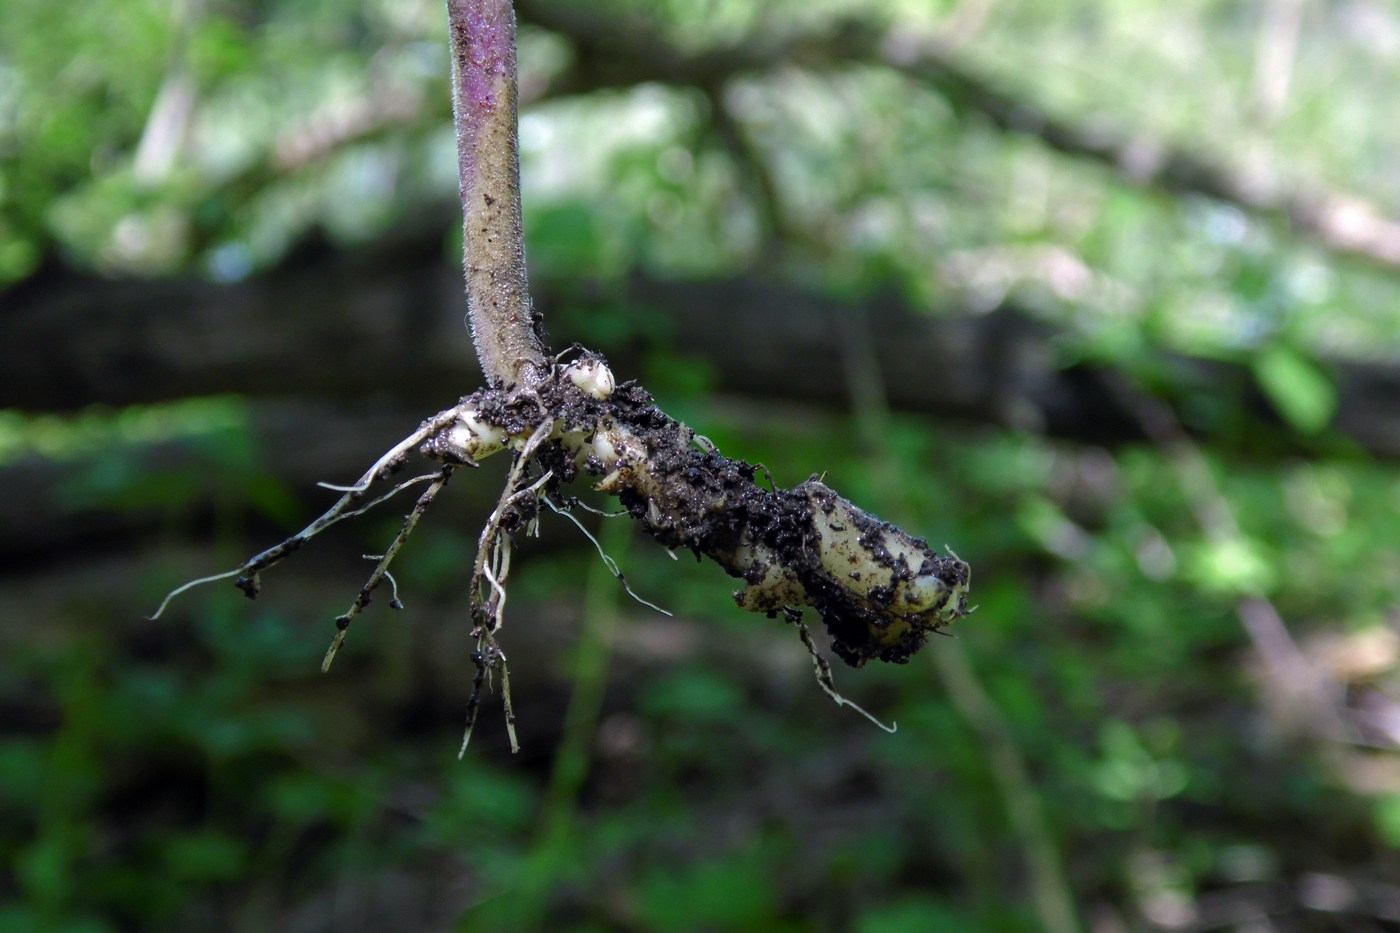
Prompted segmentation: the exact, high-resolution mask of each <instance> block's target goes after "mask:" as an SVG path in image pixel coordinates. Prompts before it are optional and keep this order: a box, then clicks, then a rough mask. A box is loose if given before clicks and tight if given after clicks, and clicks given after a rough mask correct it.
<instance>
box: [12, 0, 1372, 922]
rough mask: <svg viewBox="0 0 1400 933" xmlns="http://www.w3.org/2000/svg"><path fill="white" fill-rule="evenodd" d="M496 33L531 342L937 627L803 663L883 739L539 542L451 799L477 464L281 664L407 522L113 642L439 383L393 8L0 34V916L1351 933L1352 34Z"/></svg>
mask: <svg viewBox="0 0 1400 933" xmlns="http://www.w3.org/2000/svg"><path fill="white" fill-rule="evenodd" d="M519 15H520V63H521V94H522V100H523V112H522V118H521V139H522V159H523V175H524V187H525V213H526V226H527V234H528V257H529V263H530V272H531V277H532V286H533V290H534V293H535V296H536V302H537V304H538V306H539V307H540V308H542V310H543V311H544V313H545V318H546V322H547V327H548V329H549V331H550V335H551V341H552V343H553V345H554V346H556V347H563V346H567V345H568V344H569V343H570V342H572V341H576V340H577V341H581V342H583V343H586V344H587V345H589V346H590V347H594V348H597V349H599V350H602V351H604V352H605V353H607V354H608V355H609V357H610V359H611V360H612V363H613V366H614V369H615V371H617V372H618V374H619V376H620V377H622V378H637V379H640V380H641V381H642V382H643V384H644V385H646V386H647V387H648V388H649V389H650V390H652V391H653V392H654V393H655V394H656V395H657V396H658V398H659V400H660V402H661V403H662V405H663V406H664V407H665V408H666V409H667V410H668V411H669V412H671V413H672V414H673V415H675V416H676V417H679V418H682V419H684V420H685V421H687V422H688V423H690V424H692V425H694V426H695V427H696V428H697V429H698V430H700V431H701V432H703V433H704V434H706V435H708V436H709V437H710V438H711V439H713V440H714V441H715V442H716V443H717V444H719V445H720V447H721V448H722V449H723V450H724V451H725V452H726V453H728V454H730V455H731V456H737V457H744V458H747V459H749V460H751V461H755V462H760V461H761V462H762V463H764V464H766V466H767V467H768V468H769V469H770V470H771V471H772V473H773V475H774V476H775V477H776V479H777V481H778V482H779V483H780V484H782V485H788V486H790V485H793V484H795V483H798V482H801V481H802V480H803V479H805V478H806V477H807V476H809V475H810V474H812V473H814V472H819V471H826V472H827V474H828V479H827V481H828V482H829V483H830V484H831V485H833V486H834V487H836V488H838V489H839V490H841V491H842V492H843V493H844V494H846V495H847V496H849V497H850V498H852V499H853V500H855V501H856V502H859V503H861V504H862V505H863V506H865V507H867V508H869V509H871V510H872V511H875V512H877V513H879V514H880V515H882V516H885V517H888V518H890V519H893V520H896V521H898V522H899V523H901V524H903V525H904V526H905V527H907V528H909V529H910V530H911V531H913V532H914V533H916V534H921V535H924V536H926V537H927V538H928V539H929V540H930V541H932V542H933V543H935V544H940V545H941V544H943V543H944V542H947V543H949V544H950V545H952V547H953V548H954V549H955V550H957V552H958V553H959V554H960V555H961V556H962V557H963V558H965V559H967V560H968V561H970V563H971V564H972V566H973V600H972V601H973V602H976V603H978V604H979V606H980V608H979V609H978V611H977V612H976V614H975V615H973V616H971V617H970V618H967V619H965V620H963V621H961V622H959V623H958V625H957V626H956V629H955V634H956V635H957V637H956V638H949V639H941V638H940V639H935V640H934V643H933V644H931V645H929V646H928V647H927V649H926V650H925V651H924V652H923V653H922V654H920V655H919V656H917V657H916V658H914V659H913V661H912V662H911V663H910V664H908V665H906V666H886V665H876V666H872V667H868V668H866V669H863V670H860V671H853V670H850V669H847V668H845V667H844V666H841V667H838V669H837V670H836V677H837V686H838V688H839V689H841V690H842V691H843V692H845V693H846V694H847V695H848V696H850V697H851V698H852V699H854V700H856V701H858V702H859V703H861V704H862V705H864V706H865V707H867V708H868V709H870V710H871V711H872V712H873V713H875V714H876V715H878V716H880V717H882V718H884V719H887V720H889V719H893V720H896V721H897V722H898V724H899V731H898V732H897V734H895V735H886V734H884V733H882V732H880V731H879V730H877V729H875V728H874V727H872V726H871V725H870V724H869V723H867V722H866V721H865V720H863V719H861V718H860V717H858V716H856V715H854V714H852V713H851V711H849V710H842V709H838V708H836V707H834V706H833V705H832V704H831V703H830V702H829V701H828V700H827V699H826V698H825V697H824V696H823V695H822V694H821V693H820V692H819V690H818V689H817V687H816V685H815V684H814V682H813V680H812V677H811V671H810V663H809V661H808V659H807V657H806V655H805V653H804V651H803V649H802V647H801V645H800V643H799V642H798V640H797V637H796V633H795V632H794V631H793V630H792V629H791V628H790V627H788V626H785V625H784V624H783V623H782V622H781V621H769V620H766V619H764V618H762V617H761V616H756V615H750V614H747V613H743V612H740V611H739V610H738V609H737V608H736V607H735V606H734V604H733V602H732V600H731V598H730V595H729V594H730V592H731V590H732V589H733V585H734V584H733V581H731V580H729V579H728V578H726V577H724V575H723V574H722V573H721V572H720V571H719V570H718V569H716V568H714V567H713V566H708V565H698V564H696V563H694V562H693V561H691V560H689V559H686V558H684V557H683V559H681V560H680V561H678V562H673V561H672V560H671V559H670V558H669V557H668V556H667V555H666V554H665V553H664V552H663V551H661V550H659V549H658V548H656V547H654V546H653V545H651V544H650V543H649V542H646V541H644V540H640V539H634V533H633V530H632V529H631V527H629V525H628V524H627V523H626V522H625V521H614V522H608V521H606V520H603V519H599V518H596V517H592V516H590V517H589V520H588V521H587V522H586V524H588V525H589V527H590V528H591V529H592V530H593V531H594V532H595V533H596V534H598V535H599V537H600V538H601V540H602V542H603V544H604V546H605V547H606V548H607V550H608V552H609V553H610V554H611V555H612V557H613V558H615V559H616V560H617V561H618V563H619V564H620V565H621V566H622V568H623V569H624V571H625V573H626V575H627V580H628V582H629V583H630V585H631V586H632V587H633V589H635V590H636V591H637V592H638V593H639V594H640V595H641V596H643V597H645V598H647V599H649V600H651V601H653V602H656V603H658V604H660V605H662V606H664V607H666V608H667V609H669V610H670V611H672V612H673V613H674V616H673V617H671V618H666V617H663V616H661V615H659V614H657V613H655V612H653V611H651V610H650V609H648V608H647V607H645V606H643V605H640V604H639V603H637V602H634V601H632V600H630V599H629V598H628V597H627V596H626V594H625V592H623V590H622V588H621V586H620V585H619V584H618V583H617V581H616V580H615V579H614V578H613V577H612V576H611V575H610V574H609V573H608V572H607V570H606V568H604V567H603V566H602V564H601V563H600V562H599V561H598V559H597V555H596V553H595V551H594V549H593V547H592V545H591V544H590V543H589V542H588V541H587V540H585V539H584V538H583V536H582V535H580V534H579V533H578V531H577V530H576V529H575V528H573V527H572V526H571V525H570V524H568V523H567V522H566V521H564V520H562V519H558V518H556V517H553V516H548V517H546V519H545V521H544V522H543V525H542V529H541V534H540V537H539V538H538V540H535V539H530V540H528V541H525V542H522V546H521V547H519V548H518V549H517V551H516V557H517V564H516V568H515V573H514V580H513V581H512V584H513V589H512V591H511V598H510V604H509V608H508V613H507V624H506V626H505V629H504V633H503V644H504V646H505V648H506V650H507V651H509V652H510V658H511V668H512V675H513V676H512V685H513V692H514V699H515V706H516V712H517V714H518V716H519V729H520V735H521V741H522V744H523V750H522V751H521V753H520V754H519V755H516V756H512V755H511V754H510V753H509V749H508V746H507V744H506V738H505V729H504V726H503V723H502V719H501V714H500V705H499V699H498V698H494V697H493V698H492V699H490V700H488V702H487V704H486V706H485V708H484V710H483V713H482V716H481V720H480V723H479V725H478V727H477V730H476V735H475V738H474V739H473V742H472V745H471V747H470V749H469V751H468V753H467V755H466V757H465V759H464V760H463V761H460V762H459V761H458V760H457V758H456V752H457V747H458V743H459V741H460V736H461V727H462V725H463V721H464V713H465V704H466V698H467V696H468V694H469V692H470V681H471V676H472V673H473V668H472V665H471V663H470V661H469V658H468V654H469V651H470V649H471V640H470V639H469V637H468V630H469V622H468V615H467V606H466V581H467V578H468V576H469V573H470V561H471V559H472V556H473V553H474V549H475V540H476V536H477V534H478V532H479V530H480V528H481V523H482V520H483V518H484V516H485V514H486V512H487V511H488V509H489V507H490V506H491V505H492V504H494V501H495V498H496V495H497V493H498V491H499V484H500V477H501V475H502V470H503V469H504V466H505V464H503V463H490V462H488V463H487V464H486V465H485V466H483V468H482V470H481V471H479V472H478V473H473V474H472V475H465V474H462V473H459V474H458V478H457V480H456V481H455V482H454V483H453V484H452V486H451V487H449V489H448V490H447V491H446V492H445V494H444V495H443V496H442V497H440V498H439V500H438V503H437V504H436V506H435V508H434V509H433V510H432V511H431V512H430V513H429V515H428V517H427V518H426V519H425V520H424V522H423V523H422V525H421V526H420V528H419V531H418V532H417V533H416V536H415V537H414V538H413V539H412V540H411V541H410V543H409V545H408V547H407V548H406V549H405V551H404V553H403V554H402V556H401V557H400V559H399V561H398V563H397V564H396V566H395V570H396V573H397V578H398V586H399V596H400V598H401V599H402V600H403V602H404V604H405V607H406V608H404V609H403V610H402V611H400V612H397V613H395V612H391V611H389V609H388V608H387V606H386V605H385V602H386V600H384V599H382V600H380V601H379V602H378V603H376V605H375V606H374V607H372V608H371V610H370V611H369V612H368V613H367V614H366V615H365V616H363V617H362V618H361V619H360V620H359V621H358V622H357V623H356V626H355V628H354V629H353V631H352V632H351V636H350V639H349V642H348V644H347V647H346V650H345V651H343V652H342V653H341V655H340V658H339V660H338V662H337V664H336V667H335V668H334V669H333V670H332V671H331V673H330V674H328V675H324V676H323V675H321V674H320V673H319V672H318V663H319V659H320V656H321V653H322V652H323V651H324V648H325V645H326V643H327V642H328V640H329V638H330V635H331V634H332V631H333V625H332V620H333V619H334V617H335V616H336V615H338V614H339V613H341V612H343V611H344V610H345V608H346V607H347V606H348V605H349V602H350V600H351V599H352V598H353V596H354V594H355V593H356V591H357V590H358V587H359V586H360V584H361V582H362V581H363V578H364V576H365V574H366V573H367V572H368V569H369V566H368V564H367V562H365V561H364V560H363V559H362V555H364V554H373V553H378V552H380V551H382V550H383V548H384V546H385V544H386V542H387V541H388V540H389V539H390V538H391V537H392V536H393V534H394V532H395V530H396V529H397V527H398V523H399V521H400V518H401V516H402V514H403V512H404V511H405V510H406V509H407V507H408V504H407V500H405V501H404V502H402V504H400V503H395V504H392V505H389V506H386V507H385V508H383V509H381V510H380V511H379V512H376V513H374V514H372V515H370V516H366V517H364V518H362V519H360V520H358V521H356V522H353V523H346V524H345V525H341V526H338V527H337V528H336V529H335V530H334V532H332V533H328V534H327V535H325V536H323V537H322V538H319V539H317V541H316V542H315V543H314V545H313V546H310V547H308V548H306V549H305V550H304V551H303V552H301V553H299V554H298V555H296V557H295V559H294V560H290V561H288V562H287V563H285V564H283V565H281V566H279V567H278V568H276V569H275V570H274V571H272V572H269V573H268V574H266V575H265V577H264V591H263V595H262V597H261V598H260V599H259V600H258V601H257V602H255V603H250V602H248V601H247V600H245V599H244V598H243V597H242V596H241V594H239V593H238V592H237V591H236V590H234V589H233V587H231V586H229V585H227V584H222V583H221V584H218V585H215V586H210V587H206V588H203V589H200V590H196V591H193V592H190V593H187V594H185V595H184V596H182V597H181V598H180V599H179V600H178V601H176V602H175V603H174V604H173V605H172V607H171V608H170V610H169V611H168V613H167V614H166V615H165V616H164V617H163V618H162V619H161V620H160V621H159V622H151V621H147V620H146V618H145V617H146V616H147V615H148V614H149V613H150V612H151V611H152V610H154V608H155V607H156V605H157V604H158V603H159V601H160V599H161V597H162V596H163V595H164V593H165V592H166V591H167V590H169V589H170V588H171V587H172V586H174V585H176V584H178V583H180V582H181V581H184V580H186V579H189V578H192V577H196V576H202V575H205V574H209V573H215V572H218V571H222V570H225V569H228V568H230V567H233V566H236V565H237V564H239V563H240V562H241V561H242V560H243V559H244V558H245V557H247V556H248V555H249V554H252V553H255V552H256V551H258V550H261V549H262V548H264V547H266V546H268V545H269V544H272V543H274V542H275V541H277V540H279V539H280V538H281V537H283V536H284V535H286V534H288V533H289V532H290V531H292V530H294V529H296V528H299V527H300V526H301V525H302V524H303V523H304V522H306V521H307V520H308V519H309V518H311V517H312V516H314V515H315V514H317V513H319V512H320V511H321V510H322V509H323V508H325V507H326V506H327V505H328V504H329V502H330V500H331V498H332V494H331V493H328V492H326V491H325V490H323V489H319V488H317V487H316V485H315V484H316V482H317V481H329V482H340V483H345V482H349V481H352V480H353V479H354V478H355V477H356V476H358V475H359V474H360V473H361V472H362V471H363V470H364V469H365V468H366V467H367V466H368V465H369V464H370V463H371V462H372V461H373V460H374V459H375V458H376V457H377V456H378V455H379V453H380V452H382V451H383V450H385V449H386V448H387V447H388V446H390V445H391V444H392V443H393V442H394V441H396V440H398V439H399V438H400V437H402V436H404V435H405V434H407V433H408V432H409V431H411V430H412V429H413V428H414V427H415V426H416V425H417V424H418V422H419V421H420V420H421V419H422V418H424V417H426V416H427V415H429V414H431V413H432V412H435V411H438V410H440V409H442V408H445V407H448V406H450V405H451V404H453V403H454V402H455V400H456V399H457V397H458V396H460V395H462V394H465V393H467V392H470V391H471V390H472V389H474V388H475V387H476V386H477V385H478V384H479V380H480V375H479V373H478V372H477V371H476V369H475V364H474V362H473V361H472V360H471V350H470V347H469V344H468V340H467V335H466V332H465V329H464V328H463V326H462V315H463V312H464V310H465V309H464V301H463V298H462V290H461V273H460V230H459V229H458V221H457V219H456V211H457V207H456V205H455V198H456V175H455V172H456V157H455V152H454V148H453V136H452V128H451V123H450V102H449V96H448V77H447V74H448V68H447V54H446V44H445V35H446V22H445V20H446V17H445V13H444V11H443V9H442V6H441V4H440V3H438V2H435V0H363V2H359V3H344V2H330V0H263V2H258V3H234V2H228V0H91V2H88V3H85V4H83V5H82V6H81V8H80V9H78V8H73V7H72V6H70V5H67V4H61V3H53V2H49V0H6V2H5V3H4V4H3V6H0V372H3V374H4V375H3V378H0V490H3V493H0V514H2V515H3V521H0V556H3V560H2V561H0V656H3V658H4V661H3V664H0V930H3V931H31V930H75V931H77V930H81V931H107V930H160V929H171V930H175V929H179V930H190V929H208V930H239V931H243V930H249V931H251V930H291V931H303V930H304V931H319V930H338V931H339V930H349V931H354V930H383V929H399V930H410V929H411V930H448V929H457V928H460V929H472V930H476V929H480V930H491V929H502V930H505V929H509V930H521V929H550V930H566V929H567V930H616V929H621V930H639V931H640V930H646V931H651V930H763V931H768V930H858V931H869V933H875V931H905V930H948V931H960V930H968V931H977V930H998V931H1001V930H1010V931H1016V930H1024V931H1033V930H1049V931H1053V933H1066V931H1073V930H1091V931H1102V933H1113V931H1126V930H1245V931H1272V930H1280V931H1283V930H1287V931H1294V930H1357V931H1374V930H1381V929H1394V928H1396V925H1397V924H1400V851H1397V847H1400V635H1398V634H1397V625H1400V612H1398V611H1397V605H1396V594H1397V588H1400V546H1398V545H1400V472H1397V469H1396V462H1397V458H1398V457H1400V404H1397V401H1398V400H1400V223H1398V222H1397V219H1396V218H1400V155H1397V153H1400V109H1398V108H1397V103H1396V94H1395V89H1396V88H1397V87H1400V9H1397V8H1396V6H1395V5H1394V4H1391V3H1387V2H1383V0H1191V2H1178V3H1171V4H1166V3H1146V2H1140V0H1114V2H1109V0H1099V2H1093V0H1055V2H1047V0H839V2H838V0H769V2H766V3H748V2H739V0H649V2H647V0H626V2H624V0H589V2H583V0H570V2H565V0H553V2H551V0H522V2H520V3H519ZM597 504H600V505H603V504H605V503H603V502H601V501H598V503H597ZM813 621H815V620H813Z"/></svg>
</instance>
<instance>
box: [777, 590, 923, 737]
mask: <svg viewBox="0 0 1400 933" xmlns="http://www.w3.org/2000/svg"><path fill="white" fill-rule="evenodd" d="M783 617H784V618H786V619H787V621H788V622H790V623H792V625H794V626H796V628H797V637H798V638H800V639H802V647H804V648H806V649H807V654H808V655H810V656H811V658H812V672H813V673H814V674H815V675H816V677H817V685H818V686H820V687H821V689H822V693H825V694H826V695H827V696H828V697H830V698H831V701H832V702H833V703H835V704H836V705H837V706H849V707H850V708H851V709H853V710H855V711H856V712H857V713H860V714H861V715H862V716H864V717H865V718H866V719H868V720H870V721H871V722H873V723H874V724H875V725H877V726H879V727H880V728H881V729H884V730H885V731H886V732H888V733H890V734H891V735H893V734H894V733H895V732H896V731H897V730H898V729H899V723H896V722H892V723H890V724H889V725H888V726H887V725H885V724H884V723H883V722H881V721H880V720H879V719H877V718H875V716H873V715H871V714H870V713H869V712H867V711H866V709H865V707H863V706H861V705H860V704H859V703H857V702H855V701H854V700H848V699H847V698H846V697H844V696H842V695H841V694H840V693H838V692H837V690H836V682H835V680H834V679H833V678H832V676H831V662H830V661H828V660H827V659H826V658H824V657H822V654H821V652H820V651H818V650H817V645H816V642H814V641H812V633H811V631H810V630H809V629H808V628H807V623H806V622H803V621H802V610H800V609H794V608H793V607H792V606H784V607H783Z"/></svg>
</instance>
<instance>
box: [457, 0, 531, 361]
mask: <svg viewBox="0 0 1400 933" xmlns="http://www.w3.org/2000/svg"><path fill="white" fill-rule="evenodd" d="M447 15H448V26H449V30H450V32H451V35H452V113H453V120H454V123H455V125H456V129H457V158H458V172H459V185H460V193H461V199H462V240H463V243H462V250H463V261H464V265H465V267H466V280H467V314H468V320H469V322H470V325H471V334H472V342H473V343H475V345H476V354H477V357H478V359H480V360H481V368H482V370H483V371H484V372H485V373H486V375H487V378H489V379H491V380H492V381H494V382H499V383H501V384H503V385H514V384H521V385H526V386H529V385H534V384H535V383H537V382H538V381H539V380H540V379H541V378H543V376H544V373H545V368H546V363H545V353H544V345H543V341H542V340H541V338H540V333H539V324H538V319H537V318H536V317H535V315H534V312H533V310H532V309H531V306H530V296H529V292H528V290H527V284H526V279H525V238H524V234H523V231H522V227H521V219H520V156H519V150H518V146H517V138H516V137H517V132H516V123H517V117H516V109H517V90H516V80H517V79H516V64H515V13H514V11H513V10H512V9H511V4H510V0H448V3H447Z"/></svg>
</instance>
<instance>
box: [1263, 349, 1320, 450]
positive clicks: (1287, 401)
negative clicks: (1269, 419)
mask: <svg viewBox="0 0 1400 933" xmlns="http://www.w3.org/2000/svg"><path fill="white" fill-rule="evenodd" d="M1254 377H1255V378H1256V379H1258V380H1259V386H1260V388H1262V389H1263V390H1264V394H1265V395H1267V396H1268V397H1269V401H1270V402H1272V403H1273V406H1274V407H1275V408H1276V409H1278V413H1279V414H1280V415H1282V416H1283V418H1284V420H1285V421H1287V422H1288V423H1289V424H1290V425H1291V426H1292V427H1293V428H1294V429H1295V430H1298V431H1301V432H1303V433H1304V434H1316V433H1317V432H1318V431H1321V430H1322V429H1323V428H1325V427H1327V425H1328V423H1329V422H1331V420H1332V416H1333V415H1334V414H1336V412H1337V387H1336V386H1335V385H1333V384H1332V380H1331V379H1329V378H1328V377H1327V374H1326V373H1324V372H1323V371H1322V369H1321V368H1319V367H1318V365H1317V364H1316V363H1314V362H1313V361H1312V360H1310V359H1308V357H1306V356H1304V355H1303V354H1302V353H1300V352H1298V351H1297V350H1295V349H1294V348H1292V347H1290V346H1286V345H1284V344H1275V345H1273V346H1271V347H1269V348H1268V349H1266V350H1264V351H1263V352H1262V353H1260V354H1259V355H1258V356H1257V357H1255V359H1254Z"/></svg>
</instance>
